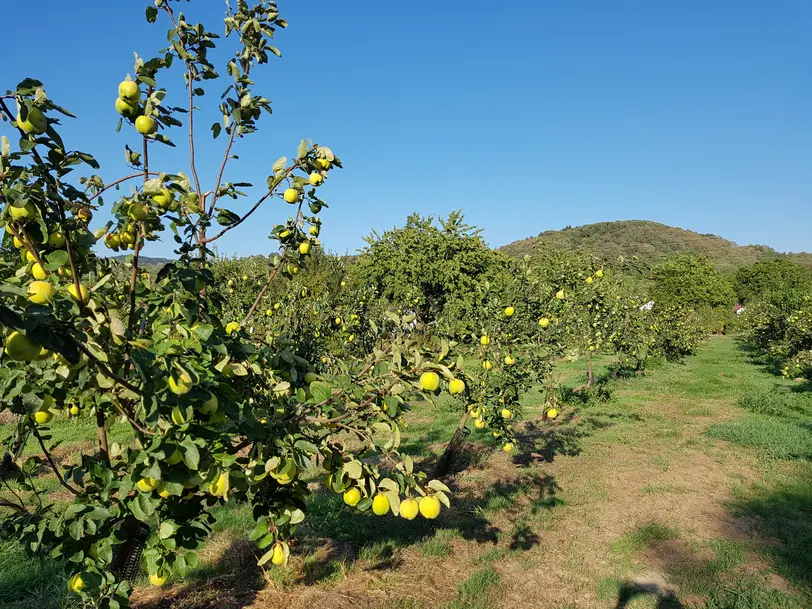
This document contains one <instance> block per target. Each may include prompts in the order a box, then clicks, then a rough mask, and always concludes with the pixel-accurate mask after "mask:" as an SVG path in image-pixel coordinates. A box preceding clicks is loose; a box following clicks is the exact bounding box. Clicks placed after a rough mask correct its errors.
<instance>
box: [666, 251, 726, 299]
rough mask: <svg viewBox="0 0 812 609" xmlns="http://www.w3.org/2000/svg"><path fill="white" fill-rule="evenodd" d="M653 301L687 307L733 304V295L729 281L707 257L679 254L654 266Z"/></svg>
mask: <svg viewBox="0 0 812 609" xmlns="http://www.w3.org/2000/svg"><path fill="white" fill-rule="evenodd" d="M652 275H653V277H654V279H655V280H656V284H655V286H654V290H653V296H654V298H655V300H656V301H658V302H659V301H662V302H663V303H667V304H671V305H684V306H688V307H693V308H696V307H700V306H710V307H719V306H725V305H732V304H733V302H734V300H735V299H736V297H735V294H734V293H733V287H732V286H731V283H730V281H729V280H728V279H727V278H726V277H725V276H724V275H722V273H720V272H719V271H717V270H716V269H715V268H714V267H713V265H711V263H710V262H708V260H707V259H706V258H703V257H701V256H691V255H686V254H683V255H679V256H674V257H673V258H670V259H669V260H667V261H665V262H664V263H662V264H660V265H658V266H656V267H654V269H653V271H652Z"/></svg>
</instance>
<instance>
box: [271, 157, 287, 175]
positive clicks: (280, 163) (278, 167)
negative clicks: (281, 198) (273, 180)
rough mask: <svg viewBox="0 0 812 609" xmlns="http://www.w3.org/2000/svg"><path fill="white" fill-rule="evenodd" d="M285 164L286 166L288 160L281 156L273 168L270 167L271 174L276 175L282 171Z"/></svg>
mask: <svg viewBox="0 0 812 609" xmlns="http://www.w3.org/2000/svg"><path fill="white" fill-rule="evenodd" d="M287 164H288V158H287V157H284V156H283V157H281V158H279V159H277V161H276V163H274V164H273V166H272V167H271V171H272V172H273V174H274V175H276V174H278V173H280V172H282V171H284V170H285V166H286V165H287Z"/></svg>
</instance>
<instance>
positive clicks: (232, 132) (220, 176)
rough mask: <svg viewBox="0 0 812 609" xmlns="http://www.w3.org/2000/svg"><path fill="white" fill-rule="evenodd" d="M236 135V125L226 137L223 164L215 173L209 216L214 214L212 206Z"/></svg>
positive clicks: (218, 195) (215, 201) (218, 193)
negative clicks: (215, 180)
mask: <svg viewBox="0 0 812 609" xmlns="http://www.w3.org/2000/svg"><path fill="white" fill-rule="evenodd" d="M236 133H237V125H233V126H232V128H231V134H230V135H229V136H228V145H227V146H226V152H225V154H224V155H223V162H222V163H220V171H219V172H217V183H216V185H215V186H214V194H213V195H212V198H211V205H209V215H212V214H213V213H214V204H215V203H217V199H218V198H220V184H221V183H222V181H223V172H224V171H225V170H226V164H228V159H229V155H230V154H231V146H233V145H234V136H235V135H236Z"/></svg>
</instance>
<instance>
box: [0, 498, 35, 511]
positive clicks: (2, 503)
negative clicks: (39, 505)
mask: <svg viewBox="0 0 812 609" xmlns="http://www.w3.org/2000/svg"><path fill="white" fill-rule="evenodd" d="M0 507H7V508H10V509H12V510H15V511H16V512H17V513H18V514H28V510H27V509H25V507H23V506H22V505H17V504H16V503H12V502H11V501H6V500H5V499H0Z"/></svg>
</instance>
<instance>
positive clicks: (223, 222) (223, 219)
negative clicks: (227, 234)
mask: <svg viewBox="0 0 812 609" xmlns="http://www.w3.org/2000/svg"><path fill="white" fill-rule="evenodd" d="M216 209H217V210H218V211H219V213H218V214H217V223H218V224H219V225H220V226H231V225H232V224H236V223H237V222H239V221H240V216H238V215H237V214H235V213H234V212H233V211H229V210H228V209H220V208H219V207H218V208H216Z"/></svg>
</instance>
